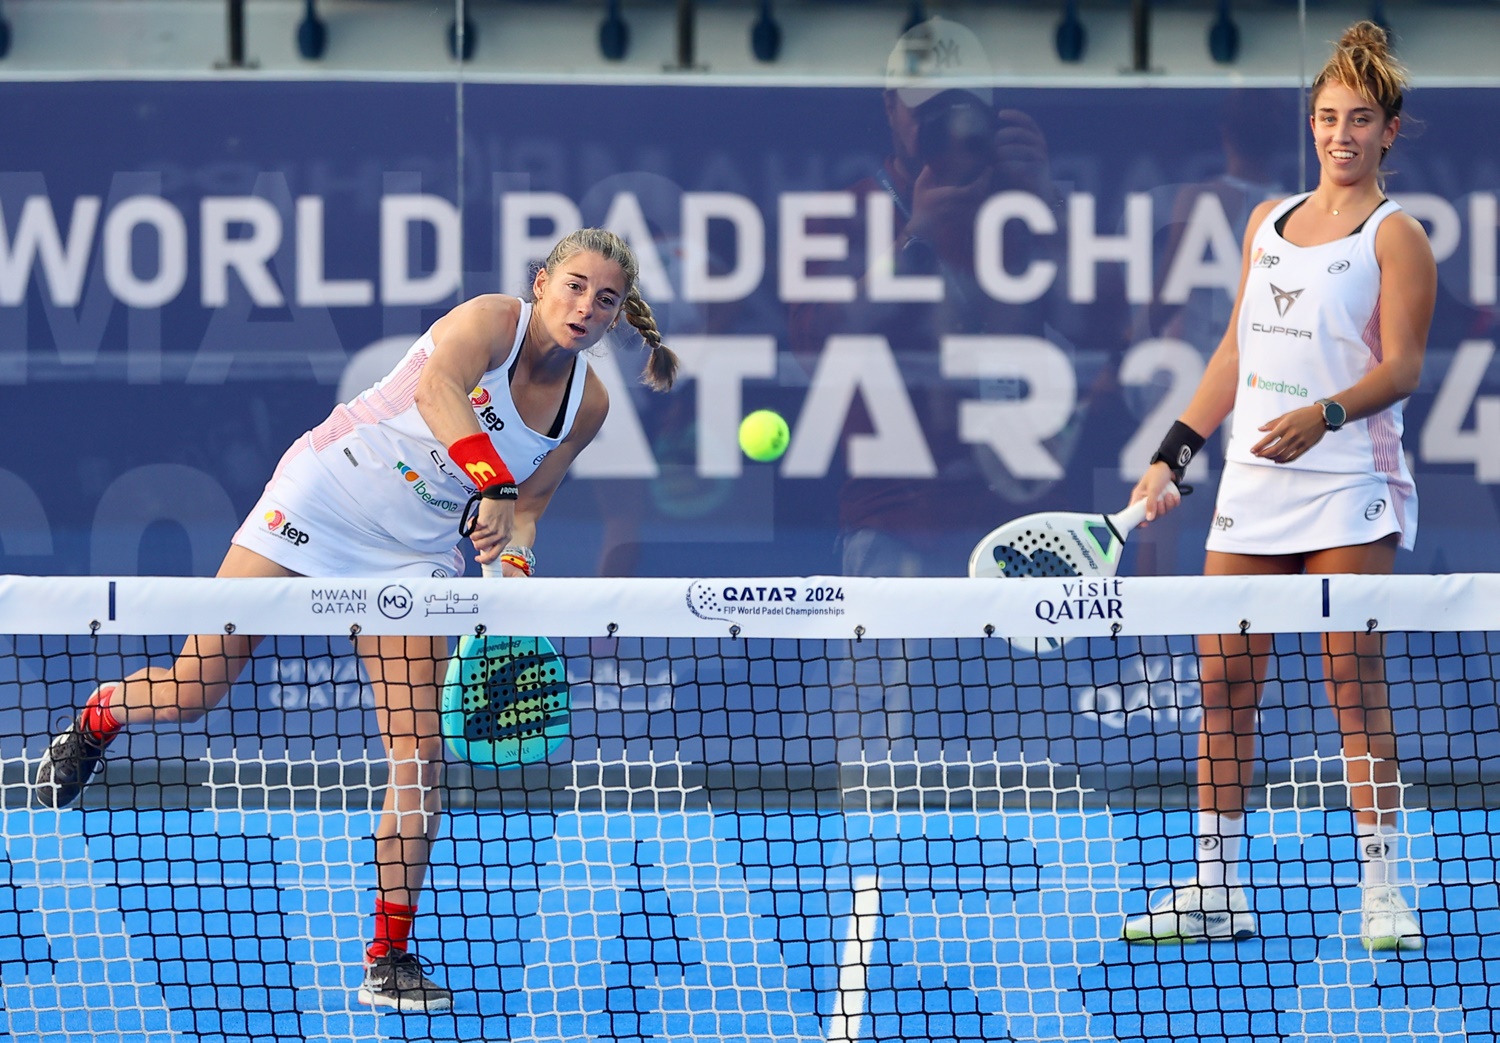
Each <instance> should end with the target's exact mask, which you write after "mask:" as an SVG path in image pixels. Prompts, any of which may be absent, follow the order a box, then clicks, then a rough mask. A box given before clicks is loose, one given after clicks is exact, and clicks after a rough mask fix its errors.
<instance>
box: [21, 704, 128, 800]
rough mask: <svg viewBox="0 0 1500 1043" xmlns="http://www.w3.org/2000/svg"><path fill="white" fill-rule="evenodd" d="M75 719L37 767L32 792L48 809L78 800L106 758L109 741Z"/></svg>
mask: <svg viewBox="0 0 1500 1043" xmlns="http://www.w3.org/2000/svg"><path fill="white" fill-rule="evenodd" d="M81 723H82V722H80V721H74V722H73V723H72V724H70V725H69V726H68V728H67V730H66V731H64V732H61V733H60V734H58V735H57V737H56V738H54V739H53V740H52V742H51V743H50V744H49V745H48V746H47V752H46V754H45V755H43V757H42V762H41V763H40V764H38V765H37V766H36V778H35V779H33V780H32V783H31V792H32V795H33V797H34V799H35V800H36V802H37V803H38V804H40V805H42V807H44V808H65V807H67V806H68V805H69V804H71V803H73V802H74V801H75V800H77V799H78V795H79V794H80V793H82V792H83V787H85V786H87V785H88V784H89V780H90V779H92V778H93V777H94V773H95V772H96V771H98V770H99V765H100V764H101V763H103V761H104V749H105V747H106V746H108V745H109V741H108V740H104V741H100V740H99V739H96V738H95V737H94V736H93V735H92V734H91V733H90V732H88V731H85V730H84V729H83V727H82V726H81Z"/></svg>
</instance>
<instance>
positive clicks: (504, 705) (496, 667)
mask: <svg viewBox="0 0 1500 1043" xmlns="http://www.w3.org/2000/svg"><path fill="white" fill-rule="evenodd" d="M572 718H573V715H572V710H571V707H570V703H569V698H568V677H567V667H566V665H565V664H564V663H563V659H562V656H560V655H558V654H557V650H556V649H555V648H553V647H552V642H551V641H548V640H547V639H546V638H545V637H497V636H486V637H474V636H469V637H464V638H461V639H460V640H459V642H458V650H457V652H456V653H455V654H454V656H453V658H452V659H451V660H449V662H448V674H447V677H446V679H445V681H444V684H443V696H442V719H443V737H444V739H445V740H446V741H447V744H448V749H449V750H450V751H452V753H453V755H454V756H455V757H459V758H462V759H463V760H466V761H469V762H470V763H473V764H483V765H486V766H488V767H493V768H514V767H519V766H520V765H522V764H534V763H536V762H538V761H544V760H546V759H547V758H548V757H549V756H551V755H552V753H553V751H555V750H556V749H557V748H558V747H559V746H561V745H562V744H563V741H564V740H565V739H567V738H568V735H569V733H570V731H571V729H572Z"/></svg>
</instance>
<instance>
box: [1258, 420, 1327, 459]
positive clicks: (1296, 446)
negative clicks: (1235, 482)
mask: <svg viewBox="0 0 1500 1043" xmlns="http://www.w3.org/2000/svg"><path fill="white" fill-rule="evenodd" d="M1260 430H1262V431H1264V432H1265V433H1266V437H1264V438H1262V439H1261V440H1260V441H1259V442H1256V443H1255V444H1254V445H1253V446H1251V447H1250V452H1251V453H1252V454H1253V455H1255V456H1258V457H1260V458H1261V459H1262V460H1270V461H1271V462H1272V463H1278V464H1287V463H1291V462H1292V461H1293V460H1295V459H1297V458H1298V457H1300V456H1303V455H1305V454H1306V453H1307V451H1308V450H1309V449H1311V448H1312V447H1313V446H1315V445H1317V444H1318V443H1319V442H1321V441H1322V440H1323V436H1324V435H1325V434H1327V432H1328V425H1327V424H1325V423H1324V422H1323V410H1322V407H1320V406H1303V407H1302V408H1301V409H1294V410H1292V411H1291V412H1290V413H1283V414H1281V415H1280V416H1279V417H1277V418H1276V419H1275V420H1272V421H1270V422H1268V423H1265V424H1261V425H1260Z"/></svg>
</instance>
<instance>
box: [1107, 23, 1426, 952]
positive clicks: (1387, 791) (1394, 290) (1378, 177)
mask: <svg viewBox="0 0 1500 1043" xmlns="http://www.w3.org/2000/svg"><path fill="white" fill-rule="evenodd" d="M1406 87H1407V80H1406V71H1405V70H1404V69H1403V68H1402V67H1401V66H1400V64H1398V63H1397V62H1396V61H1395V59H1394V58H1393V57H1392V55H1391V53H1390V47H1389V43H1388V41H1387V38H1386V34H1385V31H1384V30H1382V29H1381V28H1380V27H1379V26H1377V25H1375V24H1373V23H1371V22H1359V23H1357V24H1355V25H1353V26H1351V27H1350V28H1349V29H1348V30H1347V31H1346V32H1345V33H1344V35H1343V37H1342V39H1340V40H1339V42H1338V45H1337V46H1336V47H1335V48H1334V52H1333V55H1332V57H1331V58H1329V60H1328V63H1327V64H1326V65H1325V66H1324V67H1323V70H1322V72H1320V73H1319V74H1318V77H1317V79H1316V80H1315V81H1314V83H1313V85H1312V91H1311V93H1310V95H1309V97H1310V102H1311V104H1310V109H1311V112H1310V117H1309V122H1310V125H1311V128H1312V136H1313V145H1314V148H1315V150H1316V154H1317V158H1318V167H1319V177H1318V185H1317V187H1316V188H1315V189H1313V190H1312V191H1311V192H1305V193H1302V194H1301V195H1296V196H1292V197H1290V198H1288V199H1283V200H1279V201H1277V200H1270V201H1267V202H1265V203H1262V204H1261V205H1260V206H1258V207H1257V208H1256V209H1255V211H1254V212H1253V213H1252V215H1251V218H1250V223H1249V226H1248V228H1247V231H1246V237H1245V243H1244V261H1243V268H1242V271H1241V275H1240V287H1239V292H1238V296H1237V298H1236V301H1235V307H1234V313H1233V315H1232V317H1231V319H1230V322H1229V327H1228V329H1227V330H1226V331H1225V333H1224V337H1223V339H1222V341H1221V342H1220V344H1219V347H1218V350H1217V351H1216V352H1215V354H1214V356H1213V358H1212V359H1211V360H1210V361H1209V363H1208V366H1207V368H1206V370H1205V372H1204V375H1203V379H1202V382H1201V383H1200V384H1199V386H1198V389H1197V392H1196V393H1195V394H1194V396H1193V399H1192V401H1191V403H1190V404H1189V405H1188V407H1187V409H1186V410H1185V411H1184V412H1183V413H1182V415H1181V417H1180V418H1179V419H1178V420H1177V422H1176V423H1174V424H1173V425H1172V428H1171V430H1170V431H1169V432H1168V433H1167V436H1166V438H1165V439H1164V440H1163V442H1162V444H1161V448H1160V449H1159V450H1158V451H1157V453H1156V454H1155V456H1153V457H1152V463H1151V465H1150V467H1149V468H1148V469H1147V471H1146V473H1145V474H1144V475H1143V476H1142V477H1141V480H1140V482H1139V483H1138V484H1137V485H1136V488H1135V491H1134V493H1133V495H1132V500H1140V499H1145V500H1146V501H1147V502H1148V508H1147V518H1154V517H1157V516H1159V515H1161V514H1164V513H1166V512H1167V511H1170V510H1171V509H1173V508H1174V507H1176V506H1177V504H1178V502H1179V499H1178V495H1177V492H1176V491H1175V489H1173V488H1171V486H1170V485H1169V483H1171V482H1172V481H1173V480H1174V479H1175V480H1176V481H1179V482H1180V481H1181V480H1182V477H1183V471H1184V470H1185V468H1186V467H1187V465H1188V462H1189V461H1190V460H1191V459H1192V458H1193V456H1194V455H1195V454H1196V453H1198V452H1199V451H1200V450H1201V449H1202V448H1203V444H1204V441H1205V440H1206V439H1207V437H1208V436H1209V435H1210V434H1212V433H1213V432H1214V430H1215V429H1217V428H1218V427H1219V425H1220V424H1221V423H1223V422H1224V419H1225V417H1227V416H1228V415H1229V414H1230V412H1231V411H1232V412H1233V414H1234V420H1233V423H1232V427H1231V430H1230V431H1229V434H1228V452H1227V460H1226V462H1225V465H1224V471H1223V476H1222V478H1221V479H1220V483H1219V498H1218V503H1217V506H1216V510H1215V516H1214V523H1213V526H1212V528H1211V529H1210V532H1209V537H1208V543H1207V550H1208V553H1207V556H1206V560H1205V566H1204V570H1205V572H1206V573H1207V574H1209V575H1265V574H1283V575H1284V574H1291V573H1315V574H1330V573H1381V574H1385V573H1390V572H1392V571H1394V567H1395V558H1396V549H1397V547H1398V546H1400V547H1405V548H1407V549H1408V550H1409V549H1411V547H1412V546H1413V544H1414V542H1415V539H1416V531H1417V498H1416V489H1415V486H1414V485H1413V482H1412V476H1411V473H1410V471H1409V470H1408V469H1407V466H1406V457H1405V454H1404V453H1403V452H1402V449H1401V430H1402V419H1401V413H1402V403H1403V401H1404V400H1405V399H1406V398H1407V397H1408V396H1409V395H1410V394H1411V393H1412V392H1413V391H1414V390H1416V388H1417V384H1418V382H1419V380H1420V377H1421V373H1422V357H1423V353H1424V352H1425V350H1426V345H1427V332H1428V327H1429V326H1430V324H1431V321H1432V312H1433V305H1434V301H1435V300H1436V296H1437V265H1436V263H1435V261H1434V260H1433V255H1432V248H1431V246H1430V245H1429V243H1428V241H1427V235H1426V233H1425V232H1424V231H1423V229H1422V226H1421V225H1420V224H1419V223H1418V222H1417V221H1416V220H1415V219H1414V218H1412V217H1411V216H1410V215H1409V214H1406V213H1404V212H1402V210H1401V208H1400V207H1399V206H1398V205H1396V204H1395V203H1394V202H1392V201H1390V200H1389V199H1387V198H1386V197H1385V193H1384V178H1383V176H1382V172H1381V163H1382V161H1383V160H1384V158H1385V156H1386V154H1387V153H1389V152H1390V150H1391V148H1392V147H1393V146H1394V144H1395V142H1396V139H1397V136H1398V135H1399V133H1400V130H1401V108H1402V101H1403V93H1404V91H1405V90H1406ZM1198 651H1199V657H1200V678H1201V684H1202V694H1203V726H1202V732H1201V734H1200V736H1199V746H1198V773H1197V788H1198V819H1197V831H1196V832H1197V874H1196V876H1195V878H1194V879H1192V880H1190V881H1188V882H1185V883H1180V884H1177V885H1175V886H1174V887H1173V888H1172V889H1171V890H1170V891H1169V892H1168V893H1166V894H1164V895H1162V896H1161V898H1160V899H1159V900H1158V901H1157V902H1155V903H1154V904H1152V906H1151V907H1150V909H1149V911H1147V912H1146V913H1144V914H1143V915H1141V916H1138V917H1135V918H1133V919H1131V920H1129V921H1128V922H1127V923H1126V925H1125V929H1124V937H1125V938H1126V939H1127V940H1128V941H1135V942H1194V941H1200V940H1206V939H1208V940H1211V939H1232V938H1244V937H1248V936H1250V935H1253V934H1254V933H1255V929H1256V923H1255V914H1254V912H1252V911H1251V906H1250V902H1249V899H1248V896H1247V894H1246V891H1245V887H1244V880H1243V878H1242V876H1241V861H1242V859H1243V854H1244V845H1245V820H1244V809H1245V791H1246V790H1247V789H1248V788H1249V787H1250V784H1251V780H1252V777H1253V770H1254V762H1255V755H1256V754H1255V741H1256V728H1257V723H1258V711H1257V707H1258V704H1259V700H1260V693H1261V688H1262V685H1263V683H1264V681H1265V679H1266V673H1267V668H1268V665H1269V664H1270V663H1271V662H1272V659H1273V648H1272V638H1271V636H1270V635H1267V634H1252V635H1241V634H1233V635H1205V636H1202V637H1200V638H1199V640H1198ZM1322 660H1323V676H1324V679H1325V683H1326V686H1327V690H1328V697H1329V701H1330V703H1331V705H1332V707H1333V710H1334V713H1335V715H1336V716H1337V718H1338V724H1339V730H1340V732H1341V734H1342V738H1343V750H1344V763H1345V779H1346V781H1347V783H1348V787H1349V802H1350V806H1351V808H1352V809H1353V811H1354V816H1355V829H1356V834H1357V840H1358V849H1359V857H1360V863H1361V872H1360V883H1361V905H1360V908H1361V920H1360V940H1361V941H1362V942H1363V944H1364V946H1365V948H1367V949H1371V950H1396V949H1415V948H1418V947H1420V946H1421V944H1422V933H1421V927H1420V925H1419V924H1418V922H1417V918H1416V915H1415V914H1414V913H1413V912H1412V910H1411V908H1410V906H1409V905H1408V903H1407V901H1406V899H1405V897H1404V896H1403V894H1402V892H1401V890H1400V888H1399V886H1398V882H1397V880H1396V879H1395V872H1394V869H1395V864H1396V854H1397V848H1398V844H1399V840H1400V836H1399V833H1398V824H1397V813H1398V811H1399V808H1400V784H1399V782H1398V779H1397V770H1396V736H1395V732H1394V729H1393V726H1392V723H1391V711H1390V704H1389V697H1388V693H1387V688H1386V684H1385V660H1384V648H1383V643H1382V638H1381V635H1380V634H1326V635H1324V637H1323V654H1322Z"/></svg>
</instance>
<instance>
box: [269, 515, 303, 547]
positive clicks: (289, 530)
mask: <svg viewBox="0 0 1500 1043" xmlns="http://www.w3.org/2000/svg"><path fill="white" fill-rule="evenodd" d="M266 528H267V529H269V530H271V531H272V532H274V533H275V534H276V535H278V536H280V537H281V538H282V539H284V540H286V541H288V542H289V543H292V544H293V545H295V546H298V547H300V546H302V545H303V544H304V543H307V542H308V541H309V540H311V539H312V537H311V536H309V535H308V534H307V533H305V532H303V531H302V530H301V529H299V528H297V527H296V526H295V525H293V524H292V523H291V522H289V521H287V517H286V515H285V514H283V513H282V512H281V511H267V512H266Z"/></svg>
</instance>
